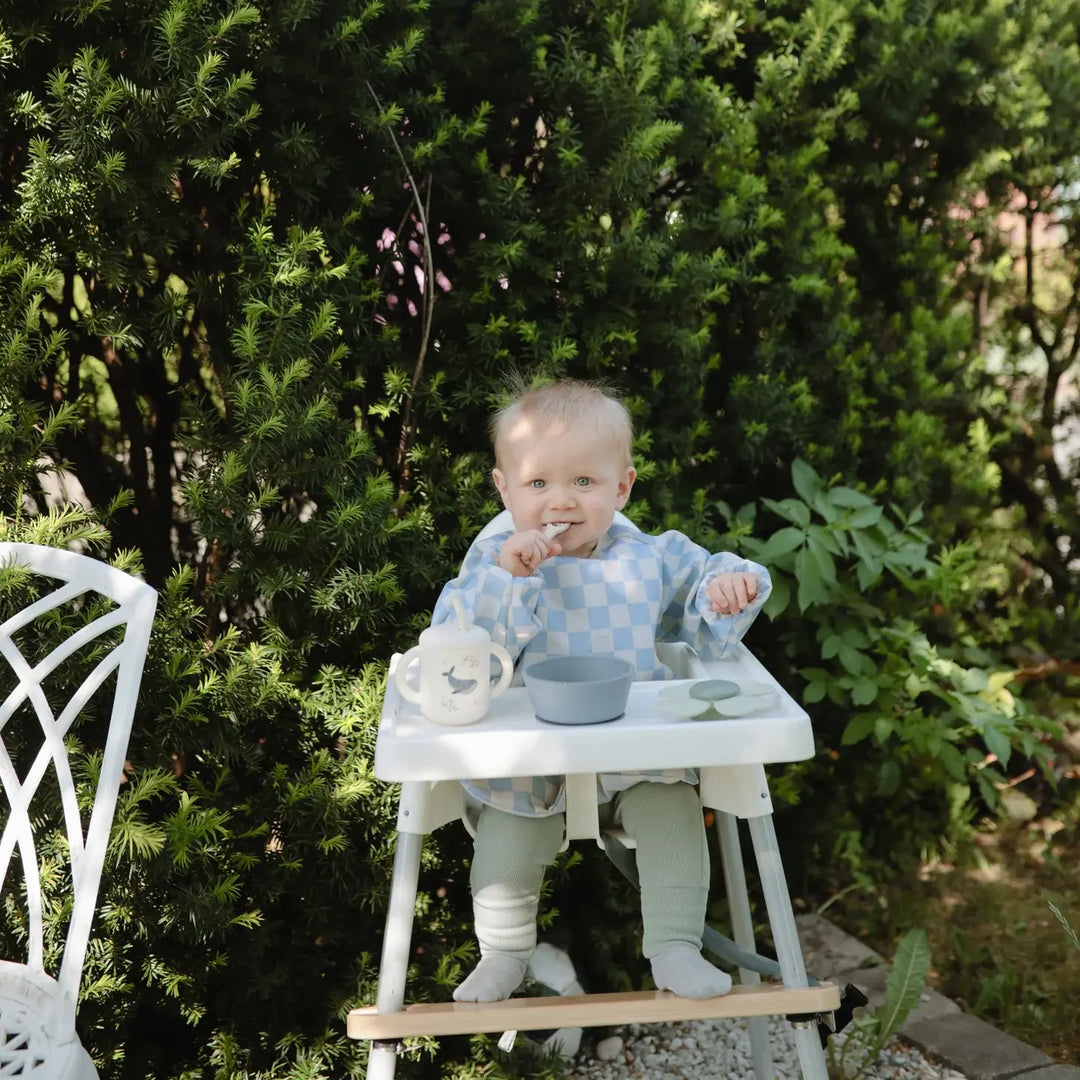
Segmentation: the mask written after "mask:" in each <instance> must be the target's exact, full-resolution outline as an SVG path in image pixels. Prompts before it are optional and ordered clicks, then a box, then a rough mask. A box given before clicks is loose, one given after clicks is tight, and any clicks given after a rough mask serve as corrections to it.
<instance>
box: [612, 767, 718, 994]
mask: <svg viewBox="0 0 1080 1080" xmlns="http://www.w3.org/2000/svg"><path fill="white" fill-rule="evenodd" d="M616 820H618V821H619V822H620V823H621V824H622V826H623V828H624V829H626V832H627V834H628V835H629V836H632V837H633V838H634V840H635V841H636V842H637V865H638V877H639V878H640V880H641V921H642V923H643V924H644V930H645V933H644V937H643V939H642V945H641V947H642V952H643V953H644V954H645V957H646V959H648V960H649V962H650V964H651V965H652V974H653V979H654V980H655V982H656V985H657V986H658V987H659V988H660V989H662V990H673V991H674V992H675V993H676V994H679V995H681V996H682V997H690V998H707V997H716V996H718V995H719V994H726V993H727V992H728V991H729V990H730V989H731V976H729V975H728V974H727V973H726V972H724V971H721V970H720V969H719V968H717V967H714V966H713V965H712V964H710V963H709V961H708V960H706V959H705V957H704V956H702V955H701V931H702V930H703V929H704V926H705V907H706V904H707V902H708V898H709V849H708V846H707V844H706V842H705V825H704V822H703V821H702V817H701V802H700V800H699V799H698V794H697V792H696V791H695V790H694V789H693V788H692V787H691V786H690V785H689V784H654V783H642V784H635V785H634V786H633V787H632V788H629V789H628V790H626V791H624V792H622V793H621V794H620V795H619V802H618V808H617V811H616Z"/></svg>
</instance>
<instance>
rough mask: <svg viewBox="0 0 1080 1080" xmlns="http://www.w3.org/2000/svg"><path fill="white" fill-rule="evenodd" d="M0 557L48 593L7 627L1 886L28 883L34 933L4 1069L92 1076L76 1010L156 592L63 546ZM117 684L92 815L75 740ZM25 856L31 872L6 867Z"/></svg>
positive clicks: (14, 969) (3, 633) (6, 986)
mask: <svg viewBox="0 0 1080 1080" xmlns="http://www.w3.org/2000/svg"><path fill="white" fill-rule="evenodd" d="M0 566H9V567H10V566H17V567H22V568H25V570H26V571H27V572H28V573H29V574H31V575H33V577H34V578H35V579H44V584H43V587H42V588H41V589H40V598H39V599H35V600H34V601H33V602H32V603H30V604H28V605H27V606H26V607H25V608H23V609H22V610H20V611H18V612H17V613H15V614H13V615H11V616H10V617H9V618H8V619H7V620H6V621H4V622H3V623H2V624H0V655H2V657H3V660H4V662H5V663H4V664H0V673H2V674H0V677H2V678H3V680H4V681H3V683H2V689H0V696H2V701H0V788H2V791H3V800H2V801H0V813H2V814H3V815H4V817H3V832H2V834H0V889H2V890H3V895H5V896H14V895H17V894H18V893H19V891H20V890H21V892H22V899H23V901H24V903H25V915H26V931H27V935H26V936H27V945H26V954H25V959H21V960H18V961H16V960H0V1077H7V1076H24V1077H31V1078H33V1080H95V1078H96V1077H97V1070H96V1069H95V1068H94V1065H93V1062H92V1061H91V1060H90V1057H89V1055H88V1054H87V1053H86V1051H85V1050H84V1049H83V1047H82V1044H81V1043H80V1042H79V1039H78V1036H77V1035H76V1033H75V1010H76V1003H77V1001H78V993H79V983H80V981H81V978H82V969H83V961H84V959H85V957H86V949H87V944H88V942H89V938H90V925H91V922H92V920H93V917H94V908H95V906H96V903H97V892H98V884H99V882H100V879H101V870H102V865H103V863H104V860H105V851H106V847H107V845H108V841H109V829H110V826H111V824H112V819H113V813H114V811H115V808H116V800H117V795H118V793H119V789H120V782H121V777H122V773H123V768H124V758H125V754H126V752H127V743H128V736H129V734H130V732H131V724H132V718H133V716H134V712H135V702H136V697H137V695H138V690H139V683H140V681H141V678H142V670H143V664H144V662H145V659H146V650H147V645H148V643H149V639H150V628H151V624H152V623H153V619H154V609H155V607H156V604H157V593H156V592H155V590H154V589H152V588H151V587H150V586H149V585H146V584H144V583H143V582H141V581H138V580H137V579H135V578H133V577H132V576H131V575H129V574H126V573H124V572H123V571H121V570H117V569H114V568H113V567H111V566H107V565H106V564H105V563H102V562H99V561H98V560H96V559H91V558H88V557H86V556H84V555H78V554H75V553H74V552H70V551H62V550H59V549H56V548H46V547H38V546H36V545H32V544H13V543H0ZM99 609H100V611H99ZM80 612H81V613H88V616H87V617H88V620H89V621H87V620H86V619H80V620H79V621H80V622H81V623H82V625H81V626H80V627H79V629H77V630H76V631H75V632H74V633H72V634H71V635H70V636H69V637H67V638H66V640H63V641H62V642H60V643H59V644H58V645H56V647H55V648H53V649H52V650H51V651H50V652H48V653H47V655H44V656H40V655H39V653H40V651H41V648H40V644H39V643H40V641H41V639H42V638H43V637H46V636H51V634H54V633H55V627H56V626H57V625H58V620H59V619H60V618H62V617H63V616H64V615H65V614H67V615H69V616H70V615H71V614H73V613H75V614H77V613H80ZM38 620H42V621H41V622H40V623H39V622H38ZM35 624H37V629H35ZM80 662H81V663H82V664H84V665H85V667H86V674H85V677H84V678H82V679H81V682H79V685H78V686H77V688H76V689H75V690H74V692H73V693H71V694H70V695H67V694H66V693H64V695H63V696H64V697H66V700H64V701H58V700H57V697H58V694H59V692H60V689H59V688H60V685H61V683H62V684H63V686H70V685H71V683H72V679H73V672H76V671H77V674H75V675H74V681H76V682H78V678H79V676H80V675H82V674H83V672H82V671H81V670H78V665H79V664H80ZM5 665H6V670H5ZM114 674H115V679H114V680H111V677H112V676H113V675H114ZM54 676H57V678H53V677H54ZM110 693H111V697H112V701H111V710H110V709H109V707H108V700H107V698H105V699H103V700H104V704H105V706H106V709H105V710H103V711H107V712H108V713H109V717H110V718H109V722H108V732H107V736H106V738H105V747H104V756H103V758H102V761H101V768H100V772H99V775H98V782H97V789H96V791H95V794H94V800H93V805H92V808H91V809H90V812H89V817H88V820H87V821H86V822H85V824H84V820H83V814H82V813H81V812H80V808H79V805H78V801H77V798H76V790H75V782H74V779H73V776H72V770H71V765H70V762H69V760H68V751H67V747H66V746H65V736H66V735H67V734H68V732H69V731H70V730H71V728H72V724H73V723H74V722H75V720H76V718H77V717H78V716H79V714H80V713H81V712H82V710H83V709H84V708H85V707H86V706H87V704H88V703H90V702H91V701H92V700H93V699H94V697H95V695H108V694H110ZM43 781H45V784H44V785H43ZM46 788H48V790H49V792H50V793H51V795H52V797H53V798H57V799H58V800H59V803H60V806H61V807H62V815H63V826H64V832H65V839H66V846H67V854H68V859H69V865H68V867H67V868H66V869H67V870H68V872H69V873H70V881H71V891H72V896H71V905H70V917H69V919H68V923H67V930H66V934H65V936H64V946H63V952H62V959H60V960H59V963H58V970H57V971H55V973H54V974H50V973H49V972H48V971H47V970H46V938H45V925H44V923H45V915H46V911H45V897H44V895H43V890H42V853H41V851H40V850H39V846H38V844H37V843H35V835H34V824H35V818H36V811H37V810H39V809H40V808H39V807H37V805H36V804H35V796H38V798H39V801H40V799H41V798H43V797H44V795H45V791H46ZM16 853H17V854H18V858H17V860H14V862H15V865H16V866H17V868H18V869H21V871H22V878H21V881H20V880H19V878H18V874H17V873H9V871H12V870H13V866H12V863H13V858H12V857H13V856H14V855H15V854H16ZM52 857H53V858H55V856H52Z"/></svg>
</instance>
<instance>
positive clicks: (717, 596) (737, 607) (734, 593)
mask: <svg viewBox="0 0 1080 1080" xmlns="http://www.w3.org/2000/svg"><path fill="white" fill-rule="evenodd" d="M708 593H709V602H710V603H711V604H712V609H713V611H716V612H719V614H721V615H738V614H739V612H740V611H742V609H743V608H744V607H746V606H747V605H748V604H749V603H750V602H751V601H752V600H753V599H754V597H755V596H757V575H756V574H717V575H716V577H714V578H713V579H712V581H710V582H709V586H708Z"/></svg>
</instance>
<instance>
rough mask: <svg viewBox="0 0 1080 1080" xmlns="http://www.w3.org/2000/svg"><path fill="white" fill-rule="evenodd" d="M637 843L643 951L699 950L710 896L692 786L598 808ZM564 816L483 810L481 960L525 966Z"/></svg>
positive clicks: (632, 791)
mask: <svg viewBox="0 0 1080 1080" xmlns="http://www.w3.org/2000/svg"><path fill="white" fill-rule="evenodd" d="M600 810H601V814H602V815H603V816H604V817H605V818H606V819H607V820H608V821H610V822H613V823H614V824H616V825H621V826H622V828H623V829H625V830H626V833H627V835H628V836H630V837H631V838H632V839H633V840H634V841H635V842H636V844H637V865H638V876H639V878H640V880H641V920H642V924H643V926H644V934H643V937H642V946H641V947H642V952H643V953H644V955H645V957H646V959H651V958H652V957H653V956H655V955H656V954H657V953H659V952H661V951H662V950H664V949H666V948H668V947H669V946H671V945H677V944H686V945H692V946H693V947H694V948H696V949H700V948H701V931H702V928H703V927H704V925H705V905H706V902H707V900H708V895H709V851H708V846H707V845H706V842H705V825H704V822H703V821H702V816H701V802H700V800H699V799H698V794H697V791H696V790H695V789H694V788H693V787H691V786H690V785H689V784H683V783H679V784H655V783H640V784H635V785H634V787H632V788H628V789H627V790H626V791H621V792H619V793H618V794H617V795H616V796H615V798H614V800H613V801H612V802H611V803H608V804H606V805H604V806H601V807H600ZM564 829H565V819H564V815H563V814H553V815H551V816H550V817H524V816H522V815H518V814H509V813H507V812H506V811H504V810H496V809H494V808H493V807H490V806H485V807H484V808H483V809H482V810H481V812H480V819H479V821H478V823H477V828H476V839H475V842H474V854H473V861H472V872H471V875H470V885H471V886H472V896H473V918H474V920H475V922H476V936H477V939H478V940H479V942H480V952H481V955H485V954H487V953H490V952H498V953H507V954H510V955H512V956H519V957H521V958H522V959H523V960H528V958H529V957H530V956H531V955H532V952H533V949H535V948H536V916H537V909H538V907H539V903H540V885H541V883H542V882H543V880H544V871H545V869H546V868H547V867H548V866H549V865H550V864H551V862H552V860H553V859H554V858H555V855H556V853H557V852H558V850H559V848H560V846H561V845H562V839H563V832H564Z"/></svg>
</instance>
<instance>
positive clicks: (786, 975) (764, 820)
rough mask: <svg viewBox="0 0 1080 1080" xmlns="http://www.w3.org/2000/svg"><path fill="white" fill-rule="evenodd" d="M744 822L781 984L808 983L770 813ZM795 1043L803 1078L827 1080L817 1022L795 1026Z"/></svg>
mask: <svg viewBox="0 0 1080 1080" xmlns="http://www.w3.org/2000/svg"><path fill="white" fill-rule="evenodd" d="M747 821H748V823H749V826H750V839H751V840H752V842H753V845H754V856H755V858H756V859H757V866H758V874H759V876H760V878H761V888H762V891H763V892H764V893H765V906H766V908H767V909H768V912H769V925H770V927H771V928H772V935H773V944H774V945H775V946H776V958H777V960H778V961H779V962H780V974H781V975H782V976H783V979H784V985H785V986H792V987H796V986H808V985H809V981H808V980H807V978H806V967H805V965H804V964H803V957H802V947H801V946H800V944H799V936H798V933H797V932H796V929H795V915H794V913H793V912H792V910H791V897H790V896H789V894H788V888H787V879H786V878H785V877H784V865H783V863H782V862H781V861H780V848H779V846H778V845H777V842H776V830H775V828H774V827H773V821H772V815H771V814H763V815H762V816H760V817H751V818H748V819H747ZM795 1046H796V1048H797V1049H798V1051H799V1064H800V1065H801V1066H802V1074H803V1080H827V1078H828V1072H827V1070H826V1067H825V1051H824V1050H823V1049H822V1047H821V1040H820V1038H819V1037H818V1032H817V1025H816V1024H799V1025H796V1027H795Z"/></svg>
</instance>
